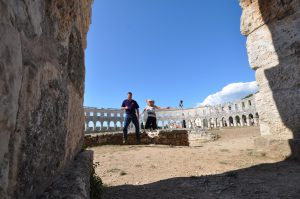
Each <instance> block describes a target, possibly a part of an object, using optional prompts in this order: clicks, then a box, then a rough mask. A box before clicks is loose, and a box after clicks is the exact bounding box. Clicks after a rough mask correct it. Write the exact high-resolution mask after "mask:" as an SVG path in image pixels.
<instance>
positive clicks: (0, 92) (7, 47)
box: [0, 24, 22, 198]
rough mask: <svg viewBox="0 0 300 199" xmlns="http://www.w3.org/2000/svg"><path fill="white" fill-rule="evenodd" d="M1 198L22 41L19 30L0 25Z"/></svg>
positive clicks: (16, 106) (13, 122) (6, 181)
mask: <svg viewBox="0 0 300 199" xmlns="http://www.w3.org/2000/svg"><path fill="white" fill-rule="evenodd" d="M0 43H1V45H0V96H1V98H0V110H1V111H0V129H1V131H0V198H5V195H6V189H7V188H8V184H9V176H8V174H9V161H10V160H9V158H12V157H11V154H10V149H9V140H10V136H11V134H12V132H13V131H14V130H15V128H16V122H17V113H18V109H19V93H20V89H21V80H22V54H21V40H20V36H19V33H18V31H17V30H16V29H15V28H13V27H12V26H10V25H6V24H0Z"/></svg>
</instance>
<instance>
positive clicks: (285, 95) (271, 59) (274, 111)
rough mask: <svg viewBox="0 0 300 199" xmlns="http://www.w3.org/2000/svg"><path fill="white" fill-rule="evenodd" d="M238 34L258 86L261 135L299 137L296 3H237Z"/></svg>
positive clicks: (273, 0) (299, 47) (299, 45)
mask: <svg viewBox="0 0 300 199" xmlns="http://www.w3.org/2000/svg"><path fill="white" fill-rule="evenodd" d="M240 4H241V6H242V8H243V15H242V19H241V31H242V33H243V34H244V35H246V36H247V50H248V56H249V62H250V65H251V67H252V68H253V69H254V70H255V72H256V80H257V82H258V84H259V93H258V94H257V97H256V99H257V101H256V107H257V110H258V111H259V114H260V128H261V134H262V135H264V136H268V135H269V136H271V137H273V138H275V139H277V138H278V139H291V138H294V141H295V140H297V139H298V138H299V137H300V103H299V102H300V87H299V85H300V67H299V65H300V27H299V24H300V17H299V16H300V1H299V0H280V1H279V0H267V1H266V0H240Z"/></svg>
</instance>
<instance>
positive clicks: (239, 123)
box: [235, 115, 241, 126]
mask: <svg viewBox="0 0 300 199" xmlns="http://www.w3.org/2000/svg"><path fill="white" fill-rule="evenodd" d="M235 123H236V126H241V120H240V116H238V115H237V116H235Z"/></svg>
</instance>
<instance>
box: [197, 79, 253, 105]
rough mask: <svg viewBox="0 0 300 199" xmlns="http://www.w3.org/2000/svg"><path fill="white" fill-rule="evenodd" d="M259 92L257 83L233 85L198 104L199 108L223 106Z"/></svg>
mask: <svg viewBox="0 0 300 199" xmlns="http://www.w3.org/2000/svg"><path fill="white" fill-rule="evenodd" d="M257 91H258V87H257V83H256V82H255V81H253V82H238V83H231V84H228V85H227V86H225V87H224V88H223V89H222V90H221V91H219V92H216V93H214V94H211V95H209V96H207V97H206V98H205V100H204V101H203V102H202V103H198V104H197V106H200V105H202V106H204V105H217V104H223V103H226V102H231V101H235V100H238V99H241V98H243V97H245V96H246V95H248V94H251V93H255V92H257Z"/></svg>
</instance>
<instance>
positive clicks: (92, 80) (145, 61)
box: [84, 0, 255, 108]
mask: <svg viewBox="0 0 300 199" xmlns="http://www.w3.org/2000/svg"><path fill="white" fill-rule="evenodd" d="M240 16H241V8H240V7H239V3H238V1H237V0H235V1H227V0H226V1H224V0H210V1H199V0H95V1H94V4H93V11H92V24H91V26H90V31H89V33H88V46H87V49H86V58H85V63H86V82H85V96H84V105H85V106H95V107H105V108H108V107H111V108H118V107H120V105H121V102H122V100H123V99H125V98H126V96H127V92H128V91H132V92H133V98H134V99H136V100H137V101H138V103H139V104H140V106H141V107H143V106H144V105H145V99H148V98H151V99H154V100H155V101H156V104H157V105H160V106H172V107H174V106H178V102H179V100H181V99H182V100H184V106H185V107H194V106H196V105H197V104H198V103H201V102H203V101H205V99H206V98H207V97H208V96H209V95H213V94H215V93H218V92H220V91H221V90H222V89H223V88H224V87H226V86H227V85H228V84H231V83H237V82H251V81H254V80H255V76H254V71H252V70H251V69H250V66H249V63H248V58H247V51H246V47H245V45H246V38H245V37H244V36H242V35H241V33H240ZM246 92H247V91H246Z"/></svg>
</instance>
